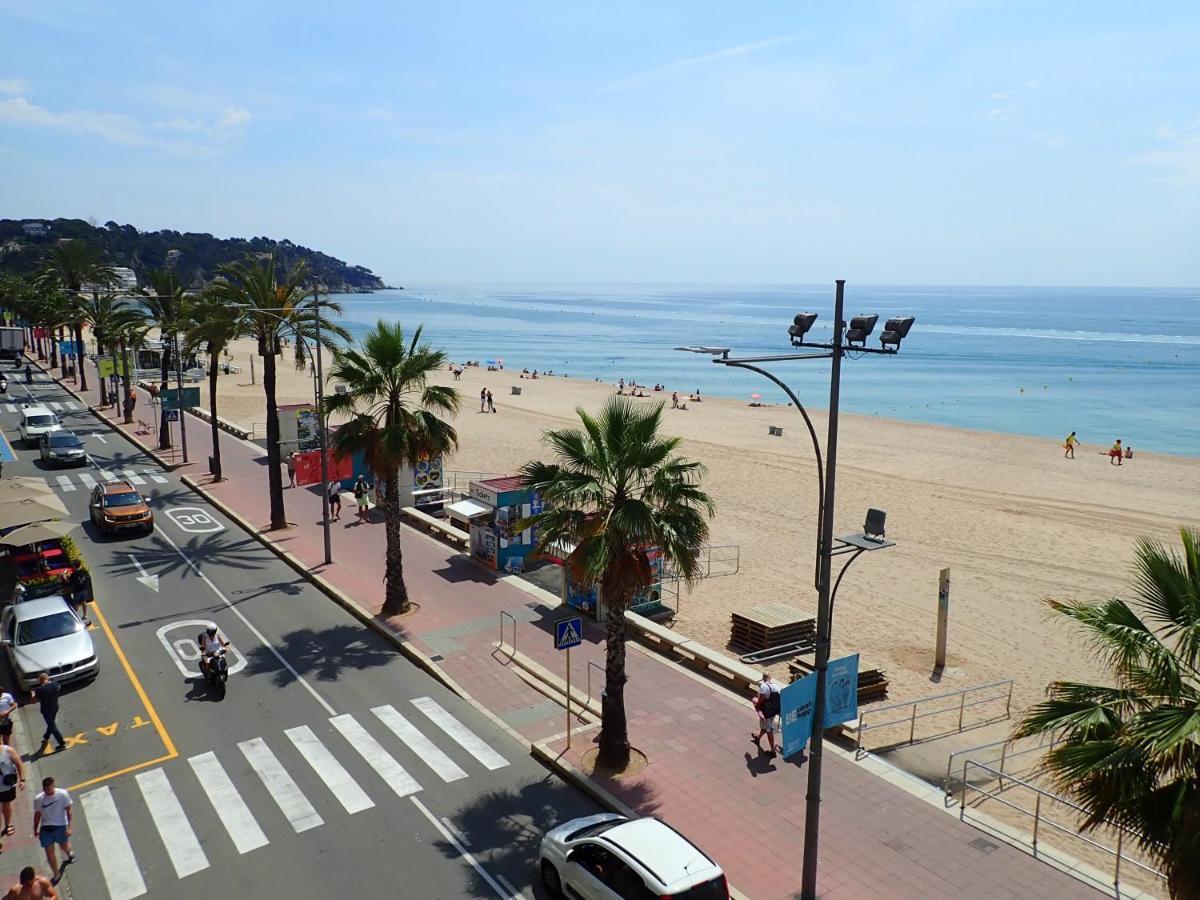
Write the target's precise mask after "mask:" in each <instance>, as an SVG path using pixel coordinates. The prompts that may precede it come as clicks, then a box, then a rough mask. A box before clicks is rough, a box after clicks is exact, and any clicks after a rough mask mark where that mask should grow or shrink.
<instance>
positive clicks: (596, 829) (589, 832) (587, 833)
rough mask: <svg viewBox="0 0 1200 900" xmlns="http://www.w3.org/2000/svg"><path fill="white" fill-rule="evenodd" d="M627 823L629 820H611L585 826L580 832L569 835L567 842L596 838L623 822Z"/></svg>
mask: <svg viewBox="0 0 1200 900" xmlns="http://www.w3.org/2000/svg"><path fill="white" fill-rule="evenodd" d="M625 821H627V820H626V819H610V820H609V821H607V822H593V823H592V824H591V825H585V826H583V828H580V829H579V830H578V831H572V832H571V833H570V834H569V835H567V840H568V841H577V840H579V839H580V838H585V837H594V836H595V835H597V834H603V833H604V832H606V831H608V829H610V828H612V827H613V826H614V825H620V824H621V823H622V822H625Z"/></svg>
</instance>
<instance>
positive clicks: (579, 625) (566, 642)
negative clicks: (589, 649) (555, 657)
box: [554, 616, 583, 650]
mask: <svg viewBox="0 0 1200 900" xmlns="http://www.w3.org/2000/svg"><path fill="white" fill-rule="evenodd" d="M582 643H583V619H582V618H580V617H579V616H575V617H574V618H571V619H559V620H558V621H557V622H555V623H554V649H555V650H569V649H571V648H572V647H578V646H579V645H580V644H582Z"/></svg>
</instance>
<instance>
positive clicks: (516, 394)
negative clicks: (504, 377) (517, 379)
mask: <svg viewBox="0 0 1200 900" xmlns="http://www.w3.org/2000/svg"><path fill="white" fill-rule="evenodd" d="M512 392H513V396H514V397H520V396H521V389H520V388H519V387H517V386H516V385H515V384H514V385H513V386H512Z"/></svg>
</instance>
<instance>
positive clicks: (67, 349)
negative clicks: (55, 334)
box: [58, 341, 75, 356]
mask: <svg viewBox="0 0 1200 900" xmlns="http://www.w3.org/2000/svg"><path fill="white" fill-rule="evenodd" d="M58 352H59V353H61V354H62V355H63V356H74V355H75V342H74V341H59V342H58Z"/></svg>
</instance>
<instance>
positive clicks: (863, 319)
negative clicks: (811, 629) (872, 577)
mask: <svg viewBox="0 0 1200 900" xmlns="http://www.w3.org/2000/svg"><path fill="white" fill-rule="evenodd" d="M845 287H846V282H845V280H844V279H838V281H837V291H836V294H835V300H834V312H833V339H832V340H831V341H830V342H829V343H827V344H825V343H816V342H813V341H808V340H805V337H806V335H807V334H808V332H809V331H810V330H811V329H812V327H813V324H814V323H815V322H816V320H817V314H816V313H811V312H804V313H800V314H798V315H797V316H796V317H795V318H794V319H793V320H792V325H791V326H790V327H789V328H788V335H789V337H790V339H791V344H792V346H793V347H805V348H809V349H812V350H818V351H822V352H817V353H791V354H785V355H780V356H754V357H744V358H731V357H730V356H729V353H730V350H729V348H726V347H677V348H676V349H678V350H685V351H689V352H692V353H708V354H712V355H713V356H715V357H716V358H715V359H713V362H714V363H716V364H718V365H722V366H730V367H733V368H737V369H749V370H750V371H751V372H757V373H758V374H760V375H762V376H763V377H765V378H768V379H769V380H770V381H772V382H774V383H775V385H776V386H778V387H779V388H780V389H782V390H783V392H784V393H785V394H787V395H788V397H789V398H790V399H791V401H792V403H794V404H795V406H796V410H797V411H798V412H799V413H800V415H801V416H802V417H803V418H804V424H805V425H806V426H807V427H808V435H809V437H810V439H811V440H812V445H813V452H814V453H815V454H816V458H817V494H818V501H817V552H816V565H815V566H814V582H815V587H816V590H817V638H816V647H815V659H814V665H813V671H814V672H815V673H816V676H817V686H816V698H815V700H814V703H813V733H812V738H811V741H810V744H809V753H808V794H807V796H806V798H805V816H804V869H803V876H802V883H801V888H800V896H801V898H802V900H816V898H817V859H818V856H817V849H818V840H819V834H820V817H821V763H822V750H823V744H824V734H825V730H824V727H823V723H824V719H825V672H826V670H827V669H828V667H829V652H830V644H831V632H832V629H833V601H834V599H835V598H836V596H837V589H838V587H839V586H840V585H841V583H842V576H843V575H845V574H846V570H847V569H848V568H850V565H851V564H852V563H853V562H854V561H855V560H856V559H858V557H859V556H861V555H862V554H863V553H866V552H868V551H871V550H882V549H885V548H886V547H891V546H894V543H893V542H892V541H888V540H886V539H885V538H884V526H885V520H886V514H885V513H884V512H883V511H882V510H878V509H871V510H868V511H867V518H866V522H865V523H864V525H863V530H862V531H861V532H860V533H857V534H852V535H847V536H845V537H841V538H837V539H836V540H835V539H834V536H833V517H834V491H835V488H836V483H837V442H838V406H839V400H840V394H841V380H842V358H843V357H844V356H845V355H846V354H847V353H848V352H853V353H855V354H868V353H871V354H881V355H888V356H893V355H895V354H896V353H897V352H898V351H899V349H900V343H901V341H903V340H904V338H905V337H907V336H908V332H909V330H910V329H911V328H912V325H913V321H914V320H913V318H912V316H906V317H902V318H893V319H888V320H887V322H886V324H885V325H884V330H883V333H882V334H881V335H880V346H879V347H868V346H867V338H868V337H870V335H871V332H872V331H874V329H875V323H876V322H877V321H878V319H879V317H878V316H877V315H860V316H855V317H853V318H852V319H851V320H850V322H849V324H848V326H847V323H846V321H845V319H844V318H843V310H844V294H845ZM802 359H828V360H830V379H829V424H828V431H827V434H826V438H825V454H824V460H823V461H822V454H821V445H820V442H819V441H818V439H817V430H816V428H815V427H814V426H813V423H812V419H811V418H810V417H809V415H808V410H806V409H805V408H804V405H803V404H802V403H801V402H800V400H799V398H798V397H797V396H796V394H795V393H794V392H793V391H792V389H791V388H789V387H788V386H787V385H786V384H784V382H783V381H782V380H781V379H780V378H778V377H777V376H776V375H774V374H772V373H771V372H768V371H766V370H765V369H762V368H760V367H759V366H758V365H757V364H758V363H765V362H784V361H791V360H802ZM844 554H850V558H849V559H847V560H846V562H845V564H843V566H842V568H841V571H840V572H839V573H838V576H837V580H836V581H833V582H832V585H831V576H832V569H833V557H835V556H841V555H844Z"/></svg>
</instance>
